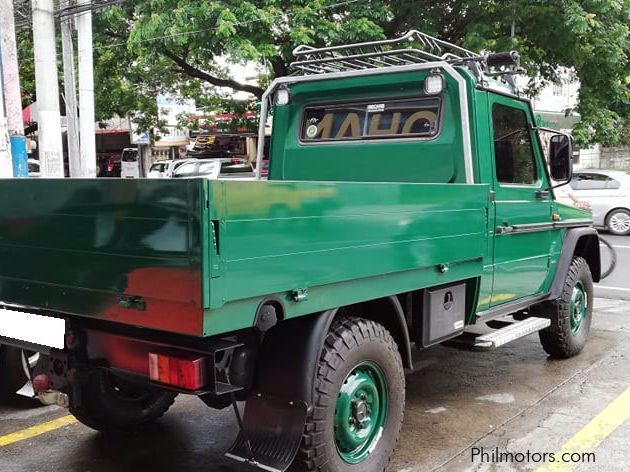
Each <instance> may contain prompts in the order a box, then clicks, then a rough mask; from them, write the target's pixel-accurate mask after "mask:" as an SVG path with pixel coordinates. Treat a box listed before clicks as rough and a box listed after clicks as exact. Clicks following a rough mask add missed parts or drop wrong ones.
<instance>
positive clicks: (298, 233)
mask: <svg viewBox="0 0 630 472" xmlns="http://www.w3.org/2000/svg"><path fill="white" fill-rule="evenodd" d="M487 194H488V187H487V186H485V185H458V184H401V183H378V184H377V183H361V182H264V181H260V182H228V181H226V182H210V195H211V205H210V208H211V212H210V213H211V215H210V216H211V218H212V219H214V220H217V221H218V225H219V226H220V228H221V229H220V238H219V254H218V258H219V263H218V264H217V265H216V267H215V271H216V272H215V275H216V277H214V278H212V279H211V287H210V294H209V297H208V299H209V300H210V307H209V309H208V310H206V317H205V322H204V333H205V334H206V335H209V334H216V333H218V332H224V331H226V330H228V329H230V328H234V327H235V326H242V325H244V324H246V323H247V324H249V325H251V324H252V322H253V316H254V314H255V312H256V309H255V308H256V307H257V305H258V304H259V303H260V302H261V301H262V299H263V298H264V297H267V296H272V297H275V298H278V299H280V300H282V301H283V303H285V307H286V311H287V313H286V314H287V316H288V317H293V316H298V315H303V314H307V313H313V312H316V311H319V310H323V309H328V308H333V307H336V306H342V305H345V304H348V303H356V302H360V301H365V300H371V299H374V298H376V297H379V296H386V295H393V294H396V293H399V292H401V291H404V290H402V287H408V290H413V289H416V288H422V287H424V286H429V285H437V284H440V283H446V282H451V281H454V280H461V279H465V278H475V277H479V276H480V275H481V270H482V259H483V245H484V242H485V241H484V239H485V237H484V231H485V229H484V226H485V222H484V214H485V207H486V204H487ZM453 221H458V222H459V224H458V225H457V226H453ZM439 264H450V265H451V267H452V270H449V271H448V272H447V273H445V274H442V273H440V272H439V271H438V269H437V267H438V265H439ZM403 280H404V282H403ZM302 288H306V289H307V290H308V297H307V299H306V300H304V301H301V302H294V301H292V296H291V292H292V291H294V290H298V289H302ZM234 302H236V303H234ZM241 306H242V307H244V308H241ZM252 308H253V309H252Z"/></svg>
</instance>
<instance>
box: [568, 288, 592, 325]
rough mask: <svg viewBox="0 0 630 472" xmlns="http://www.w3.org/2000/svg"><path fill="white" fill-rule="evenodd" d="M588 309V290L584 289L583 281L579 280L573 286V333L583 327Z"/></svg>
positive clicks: (571, 318) (571, 316)
mask: <svg viewBox="0 0 630 472" xmlns="http://www.w3.org/2000/svg"><path fill="white" fill-rule="evenodd" d="M587 309H588V299H587V297H586V292H585V291H584V286H583V285H582V283H581V282H578V283H576V284H575V287H573V292H572V293H571V304H570V310H571V313H570V315H569V316H570V320H571V332H572V333H573V334H577V333H579V332H580V330H581V329H582V325H583V324H584V320H585V319H586V312H587Z"/></svg>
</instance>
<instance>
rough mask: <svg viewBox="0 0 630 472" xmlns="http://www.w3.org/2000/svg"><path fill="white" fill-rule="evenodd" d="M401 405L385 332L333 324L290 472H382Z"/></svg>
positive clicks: (394, 354)
mask: <svg viewBox="0 0 630 472" xmlns="http://www.w3.org/2000/svg"><path fill="white" fill-rule="evenodd" d="M404 405H405V377H404V370H403V366H402V361H401V358H400V354H399V352H398V348H397V346H396V343H395V342H394V340H393V338H392V337H391V335H390V334H389V332H388V331H387V330H386V329H385V328H384V327H383V326H382V325H380V324H378V323H375V322H373V321H369V320H365V319H362V318H341V319H339V320H337V321H335V322H334V324H333V326H332V327H331V329H330V332H329V333H328V336H327V338H326V342H325V345H324V348H323V349H322V352H321V356H320V360H319V367H318V374H317V379H316V382H315V392H314V408H313V410H312V412H311V414H310V416H309V418H308V419H307V423H306V428H305V432H304V437H303V440H302V446H301V449H300V455H299V456H298V459H296V463H295V464H294V468H293V470H308V471H320V472H353V471H357V472H358V471H360V472H383V471H384V470H385V468H386V467H387V465H388V464H389V461H390V458H391V456H392V455H393V453H394V449H395V447H396V443H397V442H398V437H399V435H400V428H401V425H402V420H403V413H404Z"/></svg>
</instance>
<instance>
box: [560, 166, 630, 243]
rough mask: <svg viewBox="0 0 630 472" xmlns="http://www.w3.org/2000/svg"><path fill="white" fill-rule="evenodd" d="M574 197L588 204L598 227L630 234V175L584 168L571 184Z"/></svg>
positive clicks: (575, 175)
mask: <svg viewBox="0 0 630 472" xmlns="http://www.w3.org/2000/svg"><path fill="white" fill-rule="evenodd" d="M569 185H570V186H571V193H572V196H573V197H575V198H576V199H578V200H581V201H585V202H587V203H588V204H589V205H590V206H591V210H592V211H593V222H594V225H595V226H596V227H598V228H602V229H606V230H608V231H609V232H610V233H612V234H615V235H620V236H621V235H628V234H630V175H629V174H627V173H625V172H623V171H618V170H604V169H580V170H576V171H575V172H574V173H573V179H572V180H571V183H570V184H569Z"/></svg>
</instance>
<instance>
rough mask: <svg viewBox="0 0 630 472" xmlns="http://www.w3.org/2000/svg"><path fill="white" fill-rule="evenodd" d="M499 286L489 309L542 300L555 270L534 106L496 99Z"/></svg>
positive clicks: (549, 199)
mask: <svg viewBox="0 0 630 472" xmlns="http://www.w3.org/2000/svg"><path fill="white" fill-rule="evenodd" d="M490 105H491V110H492V134H493V136H492V142H493V154H494V182H493V186H494V192H495V199H494V200H495V201H494V211H495V222H496V228H495V235H494V283H493V291H492V299H491V302H490V306H496V305H500V304H502V303H506V302H511V301H515V300H518V299H520V298H524V297H528V296H533V295H538V294H540V291H541V289H542V287H543V284H544V281H545V279H546V278H547V274H548V272H549V266H550V257H549V256H550V243H551V231H552V230H553V225H552V196H551V192H550V191H549V185H548V180H547V174H546V172H545V170H544V167H543V159H542V156H541V155H540V151H539V147H538V146H537V145H536V141H535V139H536V138H535V136H534V131H533V130H532V126H531V123H532V122H531V114H530V112H529V106H528V104H527V103H525V102H521V101H517V100H513V99H510V98H508V97H502V96H498V95H494V96H492V95H491V100H490Z"/></svg>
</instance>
